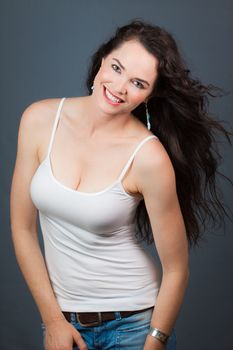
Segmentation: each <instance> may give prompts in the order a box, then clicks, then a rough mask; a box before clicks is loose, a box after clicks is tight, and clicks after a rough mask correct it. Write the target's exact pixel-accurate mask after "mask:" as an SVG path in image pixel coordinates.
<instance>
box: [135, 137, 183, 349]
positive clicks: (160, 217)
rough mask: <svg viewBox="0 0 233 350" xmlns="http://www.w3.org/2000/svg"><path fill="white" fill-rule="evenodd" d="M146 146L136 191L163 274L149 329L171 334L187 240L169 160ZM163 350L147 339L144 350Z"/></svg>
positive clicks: (153, 146)
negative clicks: (145, 215) (148, 220)
mask: <svg viewBox="0 0 233 350" xmlns="http://www.w3.org/2000/svg"><path fill="white" fill-rule="evenodd" d="M146 146H147V147H145V146H144V152H145V153H144V152H143V153H144V154H143V155H142V157H140V160H139V161H138V162H137V166H136V174H137V175H136V178H137V185H138V190H139V191H140V192H141V193H142V195H143V197H144V201H145V205H146V209H147V212H148V215H149V218H150V222H151V227H152V231H153V236H154V242H155V246H156V249H157V251H158V255H159V258H160V261H161V264H162V271H163V275H162V282H161V286H160V290H159V293H158V296H157V299H156V305H155V308H154V311H153V314H152V319H151V326H152V327H154V328H158V329H159V330H160V331H162V332H164V333H166V334H170V333H171V330H172V328H173V327H174V325H175V321H176V319H177V316H178V313H179V310H180V307H181V305H182V301H183V298H184V294H185V290H186V287H187V282H188V277H189V267H188V240H187V236H186V230H185V225H184V221H183V216H182V213H181V209H180V205H179V201H178V197H177V192H176V179H175V172H174V168H173V166H172V163H171V160H170V158H169V156H168V154H167V152H166V151H165V149H164V147H163V145H162V144H161V143H160V142H153V143H152V142H150V143H149V144H148V145H146ZM162 349H165V346H164V345H163V344H162V343H161V342H160V341H159V340H157V339H155V338H154V337H152V336H151V335H148V336H147V338H146V342H145V345H144V349H143V350H162Z"/></svg>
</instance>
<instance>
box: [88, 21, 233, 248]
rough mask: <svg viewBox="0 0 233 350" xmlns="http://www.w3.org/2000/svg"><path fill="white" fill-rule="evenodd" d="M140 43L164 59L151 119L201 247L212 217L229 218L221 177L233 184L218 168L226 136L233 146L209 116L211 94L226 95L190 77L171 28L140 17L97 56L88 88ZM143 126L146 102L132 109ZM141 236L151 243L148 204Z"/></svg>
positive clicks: (191, 233) (141, 212) (140, 212)
mask: <svg viewBox="0 0 233 350" xmlns="http://www.w3.org/2000/svg"><path fill="white" fill-rule="evenodd" d="M131 39H136V40H138V41H139V42H140V43H141V44H142V45H143V46H144V47H145V48H146V49H147V51H148V52H150V53H152V54H153V55H154V56H155V57H156V58H157V59H158V61H159V66H158V78H157V81H156V83H155V86H154V89H153V92H152V94H151V98H150V100H149V101H148V109H149V113H150V116H151V131H152V132H153V133H154V134H155V135H157V136H158V137H159V139H160V141H161V143H162V144H163V146H164V147H165V149H166V151H167V153H168V155H169V157H170V159H171V162H172V164H173V167H174V170H175V174H176V189H177V196H178V199H179V203H180V207H181V211H182V215H183V218H184V223H185V228H186V234H187V238H188V241H189V244H190V247H191V246H195V245H198V243H199V240H200V238H201V237H202V236H203V231H201V224H202V225H203V228H204V230H205V225H206V222H207V219H212V222H213V223H214V224H216V222H217V221H218V219H219V220H220V222H221V223H222V222H223V221H224V220H223V219H224V214H226V215H227V216H228V217H229V215H228V214H227V212H226V210H225V205H224V204H223V203H222V201H221V191H220V189H219V188H218V187H217V181H216V180H217V179H216V174H217V173H218V174H219V175H221V176H223V177H224V178H225V179H227V180H228V181H230V183H231V184H233V183H232V181H231V180H230V179H229V178H228V177H226V176H225V175H223V174H222V173H220V172H219V171H218V170H217V168H218V166H219V164H220V160H221V159H222V157H221V155H220V153H219V150H218V145H217V137H216V136H217V135H216V134H215V132H216V131H217V132H221V133H223V134H224V135H225V137H226V138H227V140H228V141H229V143H230V144H231V140H230V137H229V135H233V133H232V132H230V131H227V130H226V129H225V128H224V127H223V125H222V124H221V123H220V122H219V121H217V120H215V119H214V118H213V117H211V116H210V113H209V112H208V105H209V97H208V95H209V96H211V97H217V96H221V93H220V92H222V91H223V90H222V89H220V88H218V87H216V86H213V85H207V86H206V85H203V84H201V82H200V81H199V80H197V79H193V78H191V77H190V70H189V69H187V65H186V63H185V61H184V59H183V58H182V57H181V54H180V52H179V49H178V47H177V44H176V42H175V40H174V38H173V36H172V35H171V34H170V33H168V32H167V31H166V30H165V29H163V28H161V27H159V26H155V25H151V24H149V23H145V22H144V21H141V20H138V19H135V20H132V21H131V22H130V23H129V24H127V25H125V26H123V27H120V28H117V30H116V33H115V35H114V36H113V37H111V38H110V39H109V40H108V41H107V42H105V43H104V44H102V45H101V46H100V47H99V49H98V50H97V51H96V52H95V53H94V54H93V56H92V58H91V64H90V67H89V71H88V76H87V80H86V85H87V89H88V93H89V94H91V93H92V90H91V86H92V85H93V81H94V78H95V76H96V74H97V72H98V70H99V68H100V64H101V59H102V58H103V57H105V56H107V55H108V54H109V53H110V52H111V51H112V50H114V49H116V48H118V47H119V46H120V45H121V44H123V43H124V42H125V41H127V40H131ZM132 114H134V115H135V116H136V117H137V118H138V119H139V120H141V122H143V123H144V124H145V123H146V120H145V119H146V118H145V106H144V104H143V103H142V104H141V105H139V106H138V107H137V108H136V109H135V110H133V111H132ZM136 219H137V232H136V236H137V237H138V238H140V239H141V240H144V241H146V242H147V243H152V242H153V235H152V230H151V225H150V220H149V216H148V213H147V211H146V207H145V202H144V200H142V201H141V202H140V204H139V206H138V207H137V210H136Z"/></svg>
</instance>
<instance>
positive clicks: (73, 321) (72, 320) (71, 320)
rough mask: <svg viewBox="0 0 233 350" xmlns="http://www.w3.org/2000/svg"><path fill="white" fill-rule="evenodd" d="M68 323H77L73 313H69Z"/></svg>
mask: <svg viewBox="0 0 233 350" xmlns="http://www.w3.org/2000/svg"><path fill="white" fill-rule="evenodd" d="M70 322H71V323H77V319H76V315H75V312H71V313H70Z"/></svg>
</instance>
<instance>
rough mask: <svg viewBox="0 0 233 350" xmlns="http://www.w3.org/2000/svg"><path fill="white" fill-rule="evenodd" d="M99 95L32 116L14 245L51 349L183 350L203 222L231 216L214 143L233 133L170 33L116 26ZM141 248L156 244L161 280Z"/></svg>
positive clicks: (53, 104)
mask: <svg viewBox="0 0 233 350" xmlns="http://www.w3.org/2000/svg"><path fill="white" fill-rule="evenodd" d="M87 87H88V95H86V96H82V97H72V98H65V97H63V98H61V99H60V98H59V99H57V98H55V99H47V100H42V101H38V102H35V103H33V104H31V105H30V106H28V107H27V108H26V109H25V111H24V113H23V115H22V118H21V122H20V127H19V135H18V149H17V157H16V164H15V169H14V174H13V179H12V187H11V228H12V239H13V243H14V248H15V252H16V257H17V260H18V263H19V266H20V268H21V270H22V273H23V275H24V277H25V280H26V282H27V284H28V286H29V288H30V290H31V293H32V295H33V297H34V299H35V302H36V304H37V306H38V309H39V312H40V314H41V318H42V328H43V336H44V348H45V350H71V349H80V350H84V349H89V350H94V349H102V350H107V349H108V350H113V349H118V350H165V349H166V350H175V349H176V334H175V329H174V328H175V322H176V319H177V317H178V314H179V310H180V307H181V305H182V301H183V298H184V294H185V290H186V287H187V283H188V276H189V267H188V251H189V244H190V245H192V244H196V243H197V242H198V241H199V239H200V237H201V235H200V224H199V222H198V218H199V217H200V216H201V215H203V217H204V218H206V217H207V216H208V215H209V216H210V217H214V215H215V214H216V213H217V214H219V215H221V214H222V213H223V211H222V210H223V206H222V204H221V202H220V200H219V198H218V195H217V192H216V183H215V174H216V172H217V165H218V162H217V160H218V159H217V157H216V153H213V150H214V145H215V138H214V131H216V130H218V131H220V132H222V133H223V134H224V135H225V136H226V137H227V138H228V140H229V141H230V138H229V135H232V134H231V133H229V132H228V131H226V130H225V129H224V128H223V126H222V125H221V124H220V123H218V122H217V121H215V120H214V119H211V118H210V117H209V116H208V115H207V113H206V105H205V102H206V101H207V95H208V94H211V93H212V91H211V88H210V87H209V86H208V87H206V86H204V85H202V84H201V83H200V82H199V81H195V80H193V79H192V78H191V77H190V76H189V70H188V69H187V68H186V66H185V64H184V62H183V60H182V58H181V56H180V53H179V50H178V48H177V45H176V43H175V41H174V39H173V37H172V35H171V34H170V33H168V32H167V31H166V30H164V29H162V28H160V27H158V26H154V25H151V24H148V23H144V22H142V21H132V22H131V23H129V24H128V25H126V26H123V27H121V28H118V29H117V31H116V33H115V35H114V36H113V37H112V38H110V40H108V41H107V42H106V43H104V44H102V45H101V46H100V48H99V49H98V50H97V52H96V53H95V54H94V55H93V57H92V61H91V65H90V68H89V72H88V77H87ZM212 95H213V94H212ZM203 183H204V184H205V191H203ZM208 189H209V193H210V196H209V197H210V198H209V197H208V196H207V194H208V191H207V190H208ZM209 199H210V200H209ZM37 215H39V220H40V225H41V230H42V234H43V239H44V247H45V259H44V257H43V256H42V253H41V250H40V246H39V243H38V238H37V225H36V222H37ZM203 223H204V220H203ZM137 238H142V239H145V240H146V241H153V242H154V244H155V246H156V248H157V251H158V254H159V257H160V261H161V264H162V280H161V276H160V271H159V268H158V266H157V264H156V263H155V262H154V261H153V260H152V259H151V256H150V255H149V254H148V253H147V252H146V251H145V250H144V249H143V247H142V246H141V245H140V242H139V241H138V239H137ZM41 286H42V287H43V288H41Z"/></svg>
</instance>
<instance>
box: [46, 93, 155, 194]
mask: <svg viewBox="0 0 233 350" xmlns="http://www.w3.org/2000/svg"><path fill="white" fill-rule="evenodd" d="M65 99H66V97H63V98H62V99H61V101H60V103H59V107H58V110H57V114H56V117H55V122H54V125H53V129H52V135H51V137H50V142H49V147H48V151H47V155H46V157H45V158H44V159H43V161H42V162H41V164H40V166H42V165H43V164H46V165H47V166H48V169H49V174H50V177H51V179H52V180H53V181H54V182H55V183H56V184H57V185H58V186H59V187H61V188H63V189H64V190H66V191H69V192H72V193H75V194H77V195H84V196H95V195H100V194H103V193H105V192H107V191H108V190H110V189H112V188H114V187H115V186H117V185H119V186H120V187H121V190H122V191H123V193H124V194H125V195H127V196H128V197H130V198H133V199H140V198H142V197H143V196H142V195H141V196H140V195H131V194H130V193H128V192H126V190H125V188H124V186H123V184H122V180H123V177H124V175H125V174H126V172H127V170H128V167H129V165H130V164H131V162H132V160H133V158H134V156H135V155H136V153H137V151H138V150H139V149H140V148H141V147H142V145H143V144H144V143H145V142H146V141H147V140H149V139H151V138H156V139H158V137H157V136H155V135H148V136H146V137H145V138H144V139H142V140H141V141H140V142H139V143H138V144H137V145H136V147H135V149H134V150H133V152H132V153H131V156H130V157H129V159H128V161H127V162H126V164H125V165H124V167H123V169H122V171H121V172H120V175H119V176H118V177H117V179H116V180H115V181H114V182H112V183H111V184H110V185H108V186H106V187H105V188H104V189H102V190H100V191H92V192H86V191H80V190H75V189H73V188H70V187H68V186H66V185H64V184H63V183H62V182H60V181H59V180H58V179H57V178H56V177H55V175H54V173H53V169H52V164H51V158H50V153H51V149H52V144H53V140H54V136H55V132H56V129H57V125H58V120H59V118H60V114H61V109H62V105H63V102H64V100H65Z"/></svg>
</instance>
